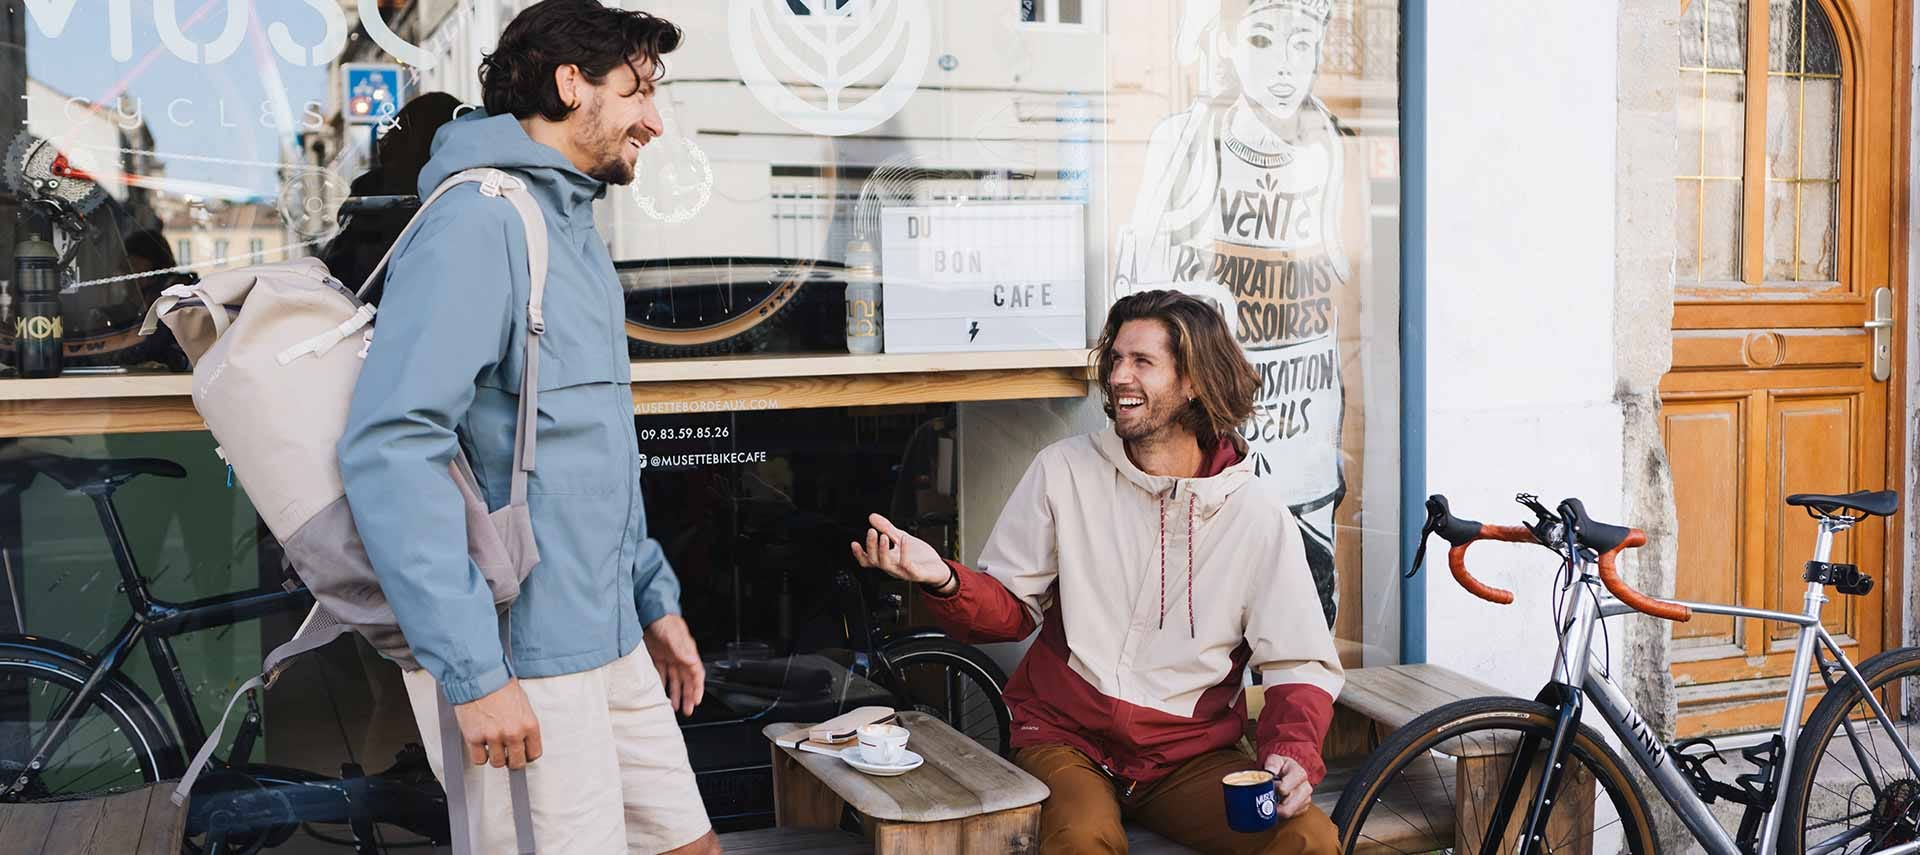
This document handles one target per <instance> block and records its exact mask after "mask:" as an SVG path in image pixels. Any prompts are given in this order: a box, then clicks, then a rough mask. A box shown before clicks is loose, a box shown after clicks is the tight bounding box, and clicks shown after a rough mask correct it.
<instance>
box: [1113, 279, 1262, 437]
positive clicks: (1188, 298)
mask: <svg viewBox="0 0 1920 855" xmlns="http://www.w3.org/2000/svg"><path fill="white" fill-rule="evenodd" d="M1128 321H1158V322H1160V324H1161V325H1162V326H1164V327H1166V330H1167V337H1168V339H1169V341H1170V343H1171V345H1172V348H1173V360H1174V361H1173V365H1174V370H1176V371H1178V372H1179V374H1180V376H1181V377H1182V378H1185V379H1186V380H1188V381H1190V382H1191V383H1192V384H1193V400H1192V401H1190V402H1188V404H1187V406H1186V408H1185V409H1184V410H1182V411H1181V412H1180V415H1179V417H1178V421H1179V423H1180V425H1181V426H1182V427H1185V428H1186V429H1187V430H1189V431H1192V432H1193V434H1194V436H1196V437H1198V438H1199V440H1200V444H1201V446H1202V447H1204V448H1211V447H1213V446H1214V445H1216V444H1218V443H1219V442H1220V437H1223V436H1226V435H1228V434H1231V433H1233V432H1234V430H1235V429H1236V428H1238V427H1239V426H1240V425H1243V424H1246V422H1247V420H1248V419H1251V418H1252V417H1253V402H1254V396H1255V395H1256V394H1257V393H1258V392H1259V389H1260V374H1259V372H1257V371H1255V370H1254V368H1253V364H1252V363H1250V362H1248V361H1247V356H1246V354H1245V353H1243V352H1241V350H1240V345H1239V344H1237V343H1235V342H1234V340H1233V333H1232V332H1229V331H1228V329H1227V320H1226V318H1224V317H1221V315H1220V310H1219V309H1218V308H1217V307H1215V306H1214V304H1212V303H1210V302H1208V301H1206V300H1202V299H1200V298H1198V297H1195V296H1192V295H1190V294H1182V293H1180V292H1178V291H1141V292H1139V293H1135V294H1129V295H1127V296H1125V297H1122V298H1120V299H1119V300H1118V301H1116V302H1115V303H1114V304H1113V308H1112V309H1111V310H1109V311H1108V312H1107V326H1106V329H1104V330H1102V331H1101V332H1100V342H1099V344H1097V345H1095V346H1094V349H1093V356H1092V360H1093V364H1094V370H1095V372H1096V373H1097V374H1098V376H1099V378H1100V394H1101V396H1102V397H1103V399H1104V400H1103V401H1102V405H1103V409H1105V410H1106V413H1107V418H1113V390H1112V388H1111V386H1110V385H1109V384H1110V382H1111V380H1112V376H1113V343H1114V339H1116V338H1119V336H1120V328H1121V327H1123V326H1125V325H1126V324H1127V322H1128Z"/></svg>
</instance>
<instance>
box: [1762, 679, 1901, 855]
mask: <svg viewBox="0 0 1920 855" xmlns="http://www.w3.org/2000/svg"><path fill="white" fill-rule="evenodd" d="M1859 670H1860V676H1861V677H1862V678H1864V679H1865V680H1866V681H1867V685H1868V686H1869V687H1870V688H1871V689H1872V691H1873V696H1874V697H1875V698H1876V699H1878V700H1879V702H1880V704H1881V708H1882V709H1884V710H1886V713H1887V717H1888V718H1890V719H1892V721H1893V725H1894V730H1895V731H1897V732H1898V733H1899V737H1900V739H1902V740H1904V741H1905V742H1906V743H1907V744H1908V745H1913V744H1914V733H1913V730H1914V724H1915V722H1914V708H1915V700H1916V691H1920V648H1912V647H1906V648H1901V649H1898V650H1889V651H1887V652H1885V653H1882V654H1880V655H1879V656H1875V657H1873V658H1872V659H1869V660H1867V661H1865V662H1863V663H1861V664H1860V666H1859ZM1828 673H1829V675H1831V676H1833V677H1834V678H1835V679H1836V680H1838V681H1839V682H1836V683H1835V685H1834V687H1833V688H1832V689H1830V690H1828V692H1827V696H1826V697H1824V698H1822V699H1820V703H1819V704H1818V705H1817V706H1815V707H1814V708H1813V713H1812V714H1811V715H1809V716H1808V717H1807V724H1806V726H1805V727H1803V728H1801V729H1800V737H1799V739H1798V741H1797V744H1796V745H1795V746H1794V752H1793V774H1792V778H1791V779H1790V780H1789V781H1788V782H1787V806H1786V809H1785V811H1784V812H1783V814H1782V815H1781V817H1780V820H1781V821H1780V847H1779V851H1780V852H1781V853H1783V855H1798V853H1801V852H1822V853H1825V852H1833V853H1842V852H1844V853H1854V852H1875V851H1878V850H1881V849H1885V848H1888V847H1891V846H1897V845H1899V844H1901V843H1909V842H1912V841H1914V840H1916V839H1920V774H1916V773H1915V771H1914V770H1913V769H1911V768H1909V767H1908V766H1907V762H1906V759H1905V758H1904V757H1902V756H1901V754H1900V750H1899V749H1898V748H1896V747H1894V745H1893V743H1892V738H1891V737H1890V736H1888V734H1887V731H1886V728H1883V727H1881V726H1880V724H1879V722H1878V721H1876V720H1875V718H1874V715H1873V711H1872V709H1871V708H1870V707H1869V706H1868V705H1867V700H1866V698H1867V696H1866V694H1865V693H1863V692H1861V691H1860V686H1859V684H1857V683H1854V682H1853V681H1852V680H1848V679H1845V673H1846V672H1845V671H1840V672H1839V673H1837V674H1835V673H1834V666H1829V669H1828Z"/></svg>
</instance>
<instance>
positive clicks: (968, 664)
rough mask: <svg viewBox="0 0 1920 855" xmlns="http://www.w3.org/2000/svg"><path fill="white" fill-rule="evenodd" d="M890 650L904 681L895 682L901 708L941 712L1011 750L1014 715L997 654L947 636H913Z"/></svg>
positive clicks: (988, 742)
mask: <svg viewBox="0 0 1920 855" xmlns="http://www.w3.org/2000/svg"><path fill="white" fill-rule="evenodd" d="M885 652H886V657H887V661H888V662H890V663H891V664H892V665H893V671H894V675H895V676H896V677H897V678H898V681H899V683H900V685H898V686H895V687H891V688H892V691H893V692H894V694H895V695H896V696H897V700H898V703H896V704H895V705H894V706H895V708H896V709H903V710H918V711H920V712H923V713H927V714H929V715H933V716H937V717H939V719H940V720H941V721H944V722H946V723H947V724H948V725H951V726H952V727H953V729H954V730H957V731H960V732H961V733H964V734H966V735H967V736H968V737H970V738H972V739H973V741H975V742H978V743H980V744H981V745H982V746H984V747H985V748H987V749H989V750H991V751H993V752H994V753H996V754H1000V755H1002V756H1005V755H1006V754H1007V751H1008V747H1007V742H1008V738H1009V734H1010V733H1011V731H1012V718H1011V716H1009V714H1008V712H1007V702H1006V700H1005V699H1004V698H1002V697H1001V696H1000V692H1001V689H1002V688H1004V687H1005V686H1006V685H1007V677H1006V675H1005V674H1003V673H1001V671H1000V666H998V665H995V664H994V662H993V660H992V659H989V658H987V655H986V654H984V653H981V652H980V651H979V650H978V649H975V648H973V647H970V646H968V645H965V644H961V643H959V642H957V641H952V640H950V639H945V638H915V639H909V640H907V641H902V642H900V643H899V644H897V645H890V646H888V647H887V649H886V651H885Z"/></svg>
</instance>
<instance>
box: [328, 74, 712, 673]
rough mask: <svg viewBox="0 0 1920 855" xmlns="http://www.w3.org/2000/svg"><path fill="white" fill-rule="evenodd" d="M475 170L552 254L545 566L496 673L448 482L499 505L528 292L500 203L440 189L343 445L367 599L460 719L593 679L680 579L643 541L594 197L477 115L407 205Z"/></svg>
mask: <svg viewBox="0 0 1920 855" xmlns="http://www.w3.org/2000/svg"><path fill="white" fill-rule="evenodd" d="M489 166H490V167H496V168H499V169H504V170H507V171H509V172H511V173H512V174H514V175H516V176H519V177H520V178H522V179H524V180H525V181H526V182H527V184H528V186H529V188H530V189H531V191H532V193H533V196H534V197H535V198H536V199H538V200H539V203H540V206H541V209H542V210H543V211H544V212H545V215H546V220H547V236H548V243H549V244H550V246H551V254H550V258H549V262H548V275H547V289H546V295H545V301H544V319H545V322H546V332H545V333H544V334H543V335H542V336H541V337H540V348H541V360H540V378H539V383H540V413H539V442H538V445H537V449H538V453H537V456H536V458H535V467H536V468H535V471H534V472H533V475H532V477H531V479H530V480H529V484H528V499H527V504H528V507H529V510H530V511H531V513H532V517H533V532H534V542H535V544H536V545H537V546H538V548H539V550H540V558H541V561H540V564H539V565H538V566H537V567H535V568H534V570H533V572H532V575H531V576H529V577H528V579H527V581H526V583H525V584H524V585H523V586H522V587H521V590H520V598H519V599H518V600H516V601H515V602H514V604H513V608H512V614H511V618H512V620H511V621H510V627H511V631H512V634H511V645H512V651H511V653H512V658H511V662H510V663H509V659H508V657H507V656H506V655H504V654H505V651H503V650H502V649H501V643H500V631H499V624H498V621H497V620H496V618H495V615H494V609H493V602H492V597H491V595H490V594H489V592H488V590H487V585H486V583H485V581H484V580H483V579H482V577H481V574H480V570H479V568H478V567H475V566H474V565H473V563H472V561H471V560H469V559H468V557H467V548H466V522H465V518H464V516H463V514H462V510H461V501H460V497H459V495H458V493H457V490H456V488H455V486H454V483H453V481H452V479H451V478H450V477H449V475H448V471H447V464H448V462H449V461H451V460H452V459H453V456H454V453H455V451H456V450H457V449H464V450H465V451H466V454H467V457H468V459H469V460H470V461H471V462H472V463H473V467H474V472H475V475H476V476H477V477H478V478H479V480H480V483H481V485H482V489H483V491H484V492H485V494H486V498H487V502H488V505H489V506H490V507H492V508H494V509H498V508H500V507H502V506H504V505H505V504H506V503H507V500H508V487H509V484H510V481H511V478H510V475H511V471H512V464H513V440H514V412H515V408H516V407H517V406H518V404H519V392H520V383H521V370H522V366H523V364H524V363H523V359H524V358H525V350H526V322H527V319H526V306H527V299H528V294H529V291H530V288H531V285H530V283H529V279H528V272H527V242H526V238H525V236H524V231H525V230H524V227H523V226H522V225H521V222H520V219H519V217H518V216H517V215H516V214H515V213H514V211H513V208H512V206H511V205H508V204H506V202H505V201H504V200H501V199H497V198H487V197H485V196H482V195H481V193H480V190H479V187H478V185H474V184H467V185H463V186H461V187H459V188H456V189H454V190H451V191H449V192H448V193H447V194H446V195H445V196H443V197H442V198H441V199H440V200H439V201H438V202H436V203H434V205H433V207H431V208H430V209H428V211H427V212H426V214H425V215H424V216H423V217H422V219H421V222H420V223H419V224H418V225H417V226H416V227H415V229H414V231H413V232H412V233H411V234H410V235H408V236H407V237H406V238H405V239H404V241H403V242H402V243H401V245H400V246H399V248H398V249H397V250H396V251H395V253H394V258H393V261H392V263H391V265H390V268H389V270H388V273H387V287H386V293H385V296H384V297H383V298H382V300H381V305H380V310H379V315H378V317H377V323H378V327H377V330H378V331H377V333H376V334H375V336H374V339H373V346H372V349H371V350H370V352H369V353H368V355H367V362H366V365H365V366H364V368H363V370H362V373H361V375H360V380H359V382H358V385H357V386H356V387H355V389H354V394H353V403H352V407H351V410H350V411H349V414H348V419H347V430H346V433H345V435H344V436H342V437H341V440H340V446H339V451H340V471H341V476H342V478H343V479H344V481H345V483H346V491H347V501H348V504H349V505H350V507H351V508H352V510H353V520H354V524H355V526H356V527H357V528H358V529H359V533H360V537H361V539H362V540H363V541H364V542H365V544H366V549H367V554H368V556H369V557H371V558H372V560H373V567H374V572H375V574H376V575H378V576H379V579H380V586H381V588H382V590H383V591H384V592H385V593H386V595H387V598H388V600H389V601H390V602H391V603H392V604H393V610H394V615H395V616H396V617H397V618H398V620H399V624H400V629H401V631H402V632H404V633H405V634H406V636H407V641H408V644H409V645H410V646H411V647H412V648H413V651H414V656H415V657H416V658H417V659H418V660H419V662H420V665H421V667H423V668H425V669H427V671H428V672H429V673H431V674H432V675H433V677H434V679H435V680H437V681H438V682H439V683H440V685H441V687H442V689H443V690H444V691H445V692H446V694H447V698H448V700H450V701H451V702H453V703H456V704H462V703H467V702H469V701H473V700H477V699H479V698H481V697H484V696H486V695H488V694H490V693H492V692H493V691H495V690H497V689H499V688H501V687H502V686H504V685H506V682H507V679H508V677H509V675H510V674H511V675H514V676H520V677H551V676H556V675H560V674H571V673H575V672H579V671H586V670H589V669H592V668H597V667H599V666H601V665H604V664H606V663H608V662H611V661H613V660H615V659H617V658H619V657H621V656H624V655H626V654H627V653H630V652H632V651H633V650H634V648H635V647H636V646H638V645H639V644H640V640H641V627H643V626H645V625H647V624H649V623H651V622H652V621H653V620H655V619H657V618H659V617H660V616H661V615H663V614H668V613H678V611H679V605H678V599H679V584H678V581H677V580H675V579H674V577H673V571H672V569H671V568H669V567H667V565H666V559H665V556H664V555H662V553H661V551H660V545H659V544H658V543H657V542H655V541H653V540H652V539H650V538H648V537H647V531H646V514H645V509H644V507H643V504H642V502H641V497H640V469H641V467H640V463H639V453H638V443H637V441H636V439H635V435H634V426H633V395H632V390H631V389H630V388H629V383H630V381H631V373H630V372H631V369H630V367H629V364H628V359H627V343H626V331H625V316H626V313H625V308H624V301H623V299H622V294H621V289H620V285H619V281H618V279H617V278H616V277H615V275H614V270H613V261H612V259H611V258H609V257H608V255H607V249H606V246H605V245H604V244H603V242H602V241H601V238H600V234H599V232H597V231H596V230H595V229H594V221H593V203H594V200H596V199H599V198H600V197H601V196H603V195H605V194H606V190H607V186H606V184H604V183H603V182H601V181H598V180H596V179H593V178H590V177H588V176H587V175H586V174H584V173H582V172H581V171H580V170H578V169H577V168H575V167H574V166H573V164H572V163H571V162H569V161H568V160H567V159H566V157H565V156H564V155H562V154H561V153H560V152H559V151H558V150H556V149H554V148H552V147H549V146H546V145H543V144H541V143H538V142H535V141H534V140H533V139H532V138H531V137H529V136H527V133H526V131H525V129H524V128H522V127H521V126H520V123H519V122H518V121H516V120H515V119H514V118H513V117H512V116H487V115H484V114H483V113H481V112H478V111H476V112H473V113H469V114H467V115H465V116H462V117H461V118H459V119H456V120H455V121H453V122H450V123H448V124H447V125H446V126H445V127H443V128H441V129H440V131H439V133H438V134H437V135H436V136H435V137H434V143H433V157H432V159H431V160H430V161H428V163H427V165H426V167H425V168H424V169H422V170H421V172H420V195H421V197H422V198H424V197H426V196H427V195H428V194H429V193H431V192H432V191H433V190H434V188H435V187H437V186H439V184H440V182H442V181H444V180H446V179H447V178H448V177H449V176H452V175H453V174H454V173H456V172H460V171H462V170H466V169H472V168H476V167H489Z"/></svg>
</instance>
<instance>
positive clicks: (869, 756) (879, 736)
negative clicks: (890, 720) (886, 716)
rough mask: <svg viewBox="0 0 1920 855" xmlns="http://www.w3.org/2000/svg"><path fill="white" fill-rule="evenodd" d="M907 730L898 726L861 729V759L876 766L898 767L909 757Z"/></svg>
mask: <svg viewBox="0 0 1920 855" xmlns="http://www.w3.org/2000/svg"><path fill="white" fill-rule="evenodd" d="M907 736H908V734H907V729H906V728H904V727H901V726H899V725H897V724H869V725H867V726H866V727H863V728H860V757H861V759H863V760H865V761H867V762H868V763H872V764H874V765H876V766H898V765H900V763H901V761H903V760H905V759H906V757H907Z"/></svg>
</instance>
